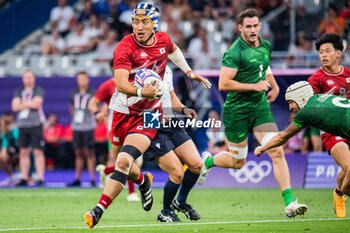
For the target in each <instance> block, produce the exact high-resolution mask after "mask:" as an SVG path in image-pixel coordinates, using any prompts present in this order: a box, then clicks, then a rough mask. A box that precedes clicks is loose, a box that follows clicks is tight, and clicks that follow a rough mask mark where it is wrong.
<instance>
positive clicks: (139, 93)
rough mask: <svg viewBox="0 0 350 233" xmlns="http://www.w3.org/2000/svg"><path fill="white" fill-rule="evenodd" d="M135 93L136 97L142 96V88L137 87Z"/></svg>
mask: <svg viewBox="0 0 350 233" xmlns="http://www.w3.org/2000/svg"><path fill="white" fill-rule="evenodd" d="M136 94H137V96H138V97H142V88H137V90H136Z"/></svg>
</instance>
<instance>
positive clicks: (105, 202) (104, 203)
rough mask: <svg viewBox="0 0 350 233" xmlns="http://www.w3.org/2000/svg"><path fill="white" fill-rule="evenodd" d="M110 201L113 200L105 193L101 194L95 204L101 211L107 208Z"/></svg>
mask: <svg viewBox="0 0 350 233" xmlns="http://www.w3.org/2000/svg"><path fill="white" fill-rule="evenodd" d="M112 201H113V200H112V199H111V198H110V197H108V196H107V195H105V194H102V195H101V198H100V201H99V202H98V204H97V206H98V207H100V208H101V209H102V210H103V211H105V210H106V209H107V208H108V206H109V205H110V204H111V203H112Z"/></svg>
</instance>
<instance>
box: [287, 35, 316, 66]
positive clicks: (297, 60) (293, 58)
mask: <svg viewBox="0 0 350 233" xmlns="http://www.w3.org/2000/svg"><path fill="white" fill-rule="evenodd" d="M312 50H313V47H312V41H311V40H309V39H308V38H307V37H306V35H305V33H304V32H302V31H300V32H298V33H297V38H296V39H295V42H294V43H293V44H290V45H289V48H288V56H287V57H286V59H285V60H284V62H285V64H286V66H287V67H291V68H298V67H299V68H301V67H304V66H305V59H304V55H305V52H311V51H312Z"/></svg>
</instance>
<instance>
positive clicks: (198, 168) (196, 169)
mask: <svg viewBox="0 0 350 233" xmlns="http://www.w3.org/2000/svg"><path fill="white" fill-rule="evenodd" d="M202 167H203V161H202V160H200V159H198V161H196V162H195V163H194V164H191V166H190V165H188V169H190V171H191V172H192V173H194V174H199V173H200V172H201V170H202Z"/></svg>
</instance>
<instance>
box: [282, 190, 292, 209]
mask: <svg viewBox="0 0 350 233" xmlns="http://www.w3.org/2000/svg"><path fill="white" fill-rule="evenodd" d="M281 193H282V196H283V199H284V204H285V205H286V206H287V205H289V203H291V202H293V201H294V199H293V193H292V189H290V188H289V189H285V190H283V191H282V192H281Z"/></svg>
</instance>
